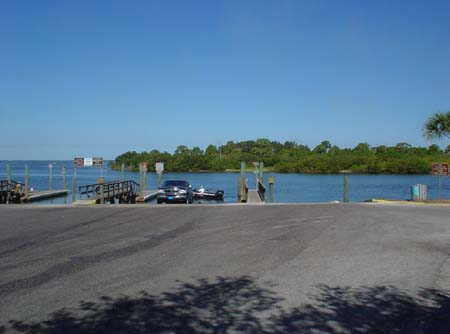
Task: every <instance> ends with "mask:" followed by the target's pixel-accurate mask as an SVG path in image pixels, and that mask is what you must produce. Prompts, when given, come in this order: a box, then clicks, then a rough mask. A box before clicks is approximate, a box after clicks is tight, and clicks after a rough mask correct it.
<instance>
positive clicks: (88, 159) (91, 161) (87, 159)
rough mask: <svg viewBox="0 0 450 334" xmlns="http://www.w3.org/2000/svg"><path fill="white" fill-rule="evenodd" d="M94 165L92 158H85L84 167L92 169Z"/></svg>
mask: <svg viewBox="0 0 450 334" xmlns="http://www.w3.org/2000/svg"><path fill="white" fill-rule="evenodd" d="M92 164H93V160H92V158H84V166H85V167H90V166H92Z"/></svg>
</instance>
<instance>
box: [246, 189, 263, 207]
mask: <svg viewBox="0 0 450 334" xmlns="http://www.w3.org/2000/svg"><path fill="white" fill-rule="evenodd" d="M247 203H248V204H265V203H266V202H264V201H263V200H262V199H261V196H260V195H259V192H258V190H250V189H249V190H248V193H247Z"/></svg>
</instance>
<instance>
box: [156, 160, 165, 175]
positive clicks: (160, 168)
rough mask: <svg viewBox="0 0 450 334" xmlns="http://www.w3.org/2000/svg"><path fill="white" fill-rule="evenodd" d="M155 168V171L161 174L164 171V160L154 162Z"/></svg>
mask: <svg viewBox="0 0 450 334" xmlns="http://www.w3.org/2000/svg"><path fill="white" fill-rule="evenodd" d="M155 170H156V173H158V174H162V172H164V162H157V163H156V164H155Z"/></svg>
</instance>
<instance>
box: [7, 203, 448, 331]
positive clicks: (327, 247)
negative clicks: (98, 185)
mask: <svg viewBox="0 0 450 334" xmlns="http://www.w3.org/2000/svg"><path fill="white" fill-rule="evenodd" d="M449 214H450V209H449V207H448V206H438V205H436V206H434V205H433V206H426V205H385V204H376V203H351V204H290V205H279V204H271V205H261V206H258V208H257V209H256V208H255V206H254V205H240V204H236V205H217V206H216V205H211V206H208V205H173V206H172V205H167V206H166V205H161V206H160V205H158V206H157V205H155V206H151V205H140V206H132V207H130V206H120V205H111V206H106V205H105V206H95V207H76V206H72V205H67V206H58V207H57V208H56V207H55V206H53V207H43V206H39V207H37V206H31V205H30V206H12V205H11V206H6V205H4V206H0V259H1V260H0V333H2V334H3V333H8V334H9V333H42V334H44V333H109V334H110V333H111V334H118V333H142V334H143V333H153V334H162V333H187V334H194V333H247V334H278V333H289V334H292V333H327V334H338V333H339V334H342V333H361V334H362V333H367V334H368V333H399V334H400V333H401V334H428V333H433V334H444V333H448V329H449V328H450V317H449V310H450V224H449V218H448V217H449Z"/></svg>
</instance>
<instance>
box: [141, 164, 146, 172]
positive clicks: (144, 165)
mask: <svg viewBox="0 0 450 334" xmlns="http://www.w3.org/2000/svg"><path fill="white" fill-rule="evenodd" d="M141 168H142V171H143V172H146V171H147V163H146V162H142V163H141Z"/></svg>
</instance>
